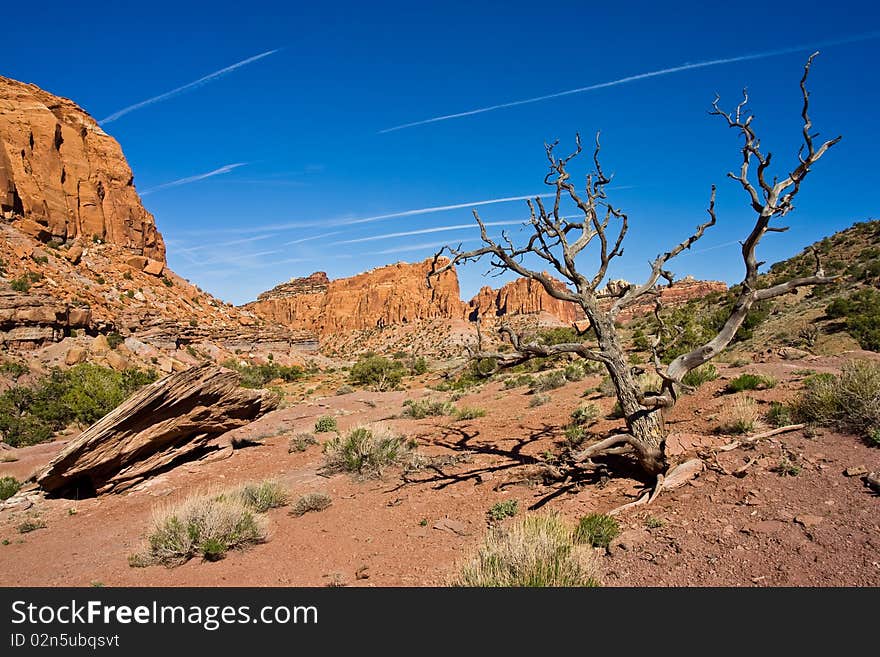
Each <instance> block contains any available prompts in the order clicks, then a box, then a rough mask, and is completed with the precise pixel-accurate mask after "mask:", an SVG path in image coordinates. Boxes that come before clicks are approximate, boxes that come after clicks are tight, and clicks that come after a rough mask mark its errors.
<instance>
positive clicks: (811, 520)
mask: <svg viewBox="0 0 880 657" xmlns="http://www.w3.org/2000/svg"><path fill="white" fill-rule="evenodd" d="M824 520H825V519H824V518H823V517H822V516H814V515H810V514H809V513H804V514H801V515H799V516H795V518H794V521H795V522H796V523H798V524H799V525H803V526H804V527H816V526H817V525H821V524H822V522H823V521H824Z"/></svg>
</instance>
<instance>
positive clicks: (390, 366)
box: [349, 355, 406, 392]
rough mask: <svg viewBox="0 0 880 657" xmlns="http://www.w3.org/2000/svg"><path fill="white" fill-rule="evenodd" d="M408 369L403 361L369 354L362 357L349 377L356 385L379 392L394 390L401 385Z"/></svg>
mask: <svg viewBox="0 0 880 657" xmlns="http://www.w3.org/2000/svg"><path fill="white" fill-rule="evenodd" d="M405 373H406V370H405V368H404V366H403V364H402V363H400V362H398V361H394V360H389V359H387V358H383V357H382V356H376V355H368V356H364V357H362V358H361V359H360V360H358V362H357V363H355V364H354V366H353V367H352V368H351V372H349V379H350V381H351V382H352V383H354V384H355V385H361V386H366V387H368V388H371V389H373V390H376V391H378V392H383V391H385V390H392V389H394V388H396V387H397V386H398V385H400V382H401V380H402V379H403V375H404V374H405Z"/></svg>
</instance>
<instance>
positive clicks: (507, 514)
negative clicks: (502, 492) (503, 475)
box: [486, 500, 519, 522]
mask: <svg viewBox="0 0 880 657" xmlns="http://www.w3.org/2000/svg"><path fill="white" fill-rule="evenodd" d="M518 512H519V502H517V501H516V500H505V501H504V502H495V504H493V505H492V508H490V509H489V510H488V511H487V512H486V515H487V516H488V517H489V520H490V521H491V522H499V521H501V520H504V519H505V518H513V516H515V515H516V514H517V513H518Z"/></svg>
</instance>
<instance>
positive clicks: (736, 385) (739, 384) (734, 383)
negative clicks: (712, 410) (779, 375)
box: [725, 373, 776, 392]
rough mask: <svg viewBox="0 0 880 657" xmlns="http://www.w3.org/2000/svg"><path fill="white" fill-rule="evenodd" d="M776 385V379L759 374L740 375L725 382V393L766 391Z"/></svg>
mask: <svg viewBox="0 0 880 657" xmlns="http://www.w3.org/2000/svg"><path fill="white" fill-rule="evenodd" d="M775 385H776V379H774V378H773V377H771V376H763V375H761V374H748V373H747V374H740V375H739V376H738V377H736V378H735V379H731V380H730V381H728V382H727V386H726V387H725V390H727V392H743V391H744V390H766V389H768V388H772V387H774V386H775Z"/></svg>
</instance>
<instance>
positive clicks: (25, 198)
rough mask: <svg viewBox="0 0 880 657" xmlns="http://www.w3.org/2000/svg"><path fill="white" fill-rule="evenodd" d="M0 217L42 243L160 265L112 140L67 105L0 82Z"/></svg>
mask: <svg viewBox="0 0 880 657" xmlns="http://www.w3.org/2000/svg"><path fill="white" fill-rule="evenodd" d="M0 214H2V215H3V217H4V218H6V219H14V220H15V223H16V225H17V226H18V228H19V229H20V230H21V231H22V232H24V233H26V234H28V235H30V236H32V237H35V238H37V239H38V240H40V241H42V242H48V241H50V240H53V239H54V240H57V241H59V242H65V241H70V240H74V239H75V238H77V237H82V238H85V239H87V240H92V239H97V240H101V241H104V242H108V243H111V244H116V245H118V246H121V247H123V248H125V249H126V250H128V251H130V252H131V253H133V254H137V255H140V256H143V257H145V258H149V259H151V260H154V261H156V262H159V263H161V264H162V265H163V266H164V264H165V245H164V243H163V241H162V237H161V235H160V234H159V232H158V231H157V230H156V224H155V222H154V221H153V217H152V215H151V214H150V213H149V212H147V211H146V210H145V209H144V208H143V206H142V205H141V202H140V199H139V197H138V195H137V192H136V191H135V188H134V176H133V175H132V172H131V169H130V168H129V167H128V164H127V163H126V161H125V158H124V156H123V155H122V149H121V148H120V147H119V144H118V143H117V142H116V140H115V139H113V138H112V137H110V136H109V135H108V134H107V133H105V132H104V131H103V130H102V129H101V128H100V127H99V126H98V124H97V122H96V121H95V120H94V119H93V118H92V117H90V116H89V115H88V114H86V113H85V111H83V110H82V109H81V108H80V107H79V106H77V105H76V104H75V103H73V102H72V101H70V100H67V99H66V98H59V97H58V96H53V95H52V94H49V93H47V92H45V91H43V90H42V89H40V88H38V87H36V86H34V85H31V84H24V83H22V82H17V81H16V80H10V79H9V78H4V77H0Z"/></svg>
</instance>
